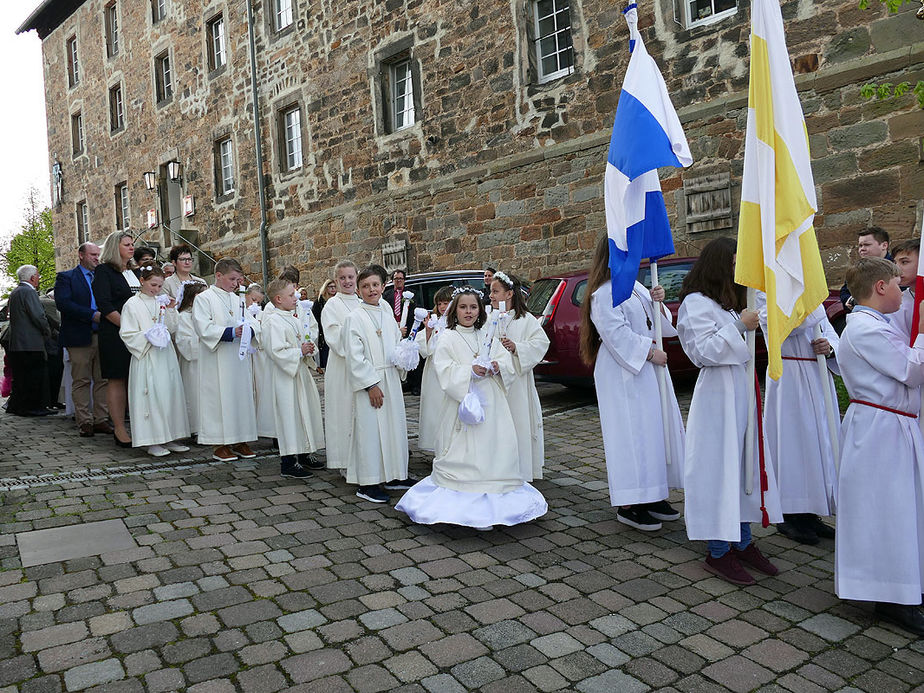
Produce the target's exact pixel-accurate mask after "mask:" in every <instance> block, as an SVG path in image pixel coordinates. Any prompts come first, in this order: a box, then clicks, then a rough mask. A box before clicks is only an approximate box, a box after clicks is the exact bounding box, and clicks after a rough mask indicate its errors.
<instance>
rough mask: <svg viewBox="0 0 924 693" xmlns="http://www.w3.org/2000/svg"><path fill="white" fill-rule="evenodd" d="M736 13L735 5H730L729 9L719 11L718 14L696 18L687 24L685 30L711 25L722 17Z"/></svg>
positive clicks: (725, 17)
mask: <svg viewBox="0 0 924 693" xmlns="http://www.w3.org/2000/svg"><path fill="white" fill-rule="evenodd" d="M737 13H738V8H737V7H732V8H731V9H728V10H725V11H724V12H719V13H718V14H713V15H710V16H709V17H704V18H702V19H696V20H694V21H692V22H690V23H689V24H687V26H686V28H687V30H688V31H689V30H692V29H698V28H700V27H707V26H711V25H712V24H718V23H719V22H721V21H722V20H723V19H727V18H728V17H734V16H735V15H736V14H737Z"/></svg>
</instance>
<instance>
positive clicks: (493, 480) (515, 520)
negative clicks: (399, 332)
mask: <svg viewBox="0 0 924 693" xmlns="http://www.w3.org/2000/svg"><path fill="white" fill-rule="evenodd" d="M481 339H482V334H481V330H476V329H473V328H470V327H469V328H466V327H461V326H458V327H456V328H455V329H452V330H446V331H444V332H443V333H442V334H441V335H440V338H439V341H438V343H437V347H436V353H435V354H434V355H433V357H432V358H433V359H434V367H435V368H436V372H437V377H438V378H439V381H440V385H441V386H442V388H443V390H444V391H445V393H446V399H445V401H444V403H443V410H442V412H441V417H440V421H441V423H440V426H441V429H442V430H441V432H440V434H439V441H440V449H439V450H438V451H437V455H436V458H435V459H434V460H433V472H432V474H430V476H428V477H427V478H426V479H423V480H421V481H420V482H419V483H417V484H415V485H414V486H413V487H412V488H411V489H409V490H408V491H407V493H405V494H404V496H403V497H402V498H401V500H400V502H399V503H398V504H397V505H396V506H395V508H396V509H397V510H400V511H402V512H405V513H407V515H408V517H410V518H411V520H413V521H414V522H418V523H421V524H435V523H447V524H456V525H463V526H467V527H485V526H491V525H515V524H519V523H521V522H528V521H530V520H533V519H535V518H537V517H541V516H542V515H544V514H545V513H546V511H547V510H548V505H547V504H546V502H545V499H544V498H543V497H542V494H541V493H539V491H537V490H536V489H535V488H533V487H532V486H531V485H530V484H528V483H527V482H525V481H523V479H522V477H521V475H520V461H519V460H520V458H519V454H518V451H517V438H516V433H515V432H514V429H513V417H512V416H511V414H510V407H509V406H508V405H507V397H506V393H505V391H504V384H503V381H502V379H501V378H500V377H499V376H498V375H492V376H486V377H484V378H474V379H473V377H472V361H473V360H474V358H475V355H476V354H477V353H478V351H479V350H480V349H481ZM498 347H499V344H498V343H497V342H495V343H494V346H493V348H492V350H491V356H492V359H493V360H495V361H497V362H498V366H500V367H501V368H510V367H511V366H510V364H509V361H510V357H509V353H508V352H507V350H506V349H504V348H503V347H500V348H499V349H498ZM470 387H471V388H473V389H474V390H476V391H477V392H478V394H479V397H480V399H481V401H482V403H483V407H484V413H485V420H484V421H483V422H482V423H480V424H475V425H467V424H463V423H462V422H461V421H460V420H459V416H458V409H459V404H460V402H462V400H463V399H464V398H465V396H466V394H468V392H469V388H470Z"/></svg>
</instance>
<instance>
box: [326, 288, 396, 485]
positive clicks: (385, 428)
mask: <svg viewBox="0 0 924 693" xmlns="http://www.w3.org/2000/svg"><path fill="white" fill-rule="evenodd" d="M335 298H336V297H335ZM333 300H334V299H331V301H333ZM328 305H330V301H328ZM324 310H325V311H327V306H325V307H324ZM322 317H323V313H322ZM378 330H381V335H379V334H377V331H378ZM325 334H326V330H325ZM341 338H342V340H343V341H342V345H343V346H344V348H345V349H346V366H347V372H348V376H349V383H350V392H352V395H353V405H352V412H353V417H352V422H351V424H352V425H351V427H350V436H349V443H350V451H349V456H348V464H347V468H346V480H347V483H350V484H359V485H360V486H370V485H373V484H380V483H384V482H386V481H392V480H394V479H406V478H407V464H408V448H407V415H406V413H405V409H404V394H403V393H402V391H401V381H402V380H403V379H404V376H405V373H404V371H402V370H400V369H399V368H398V367H397V366H394V365H392V364H391V363H390V361H389V359H390V358H391V355H392V353H393V352H394V349H395V346H396V345H397V344H398V342H399V341H400V340H401V331H400V328H399V327H398V323H396V322H395V318H394V314H393V313H392V312H391V310H390V307H389V306H388V304H386V303H380V304H379V305H376V306H370V305H369V304H367V303H361V304H360V307H359V308H357V309H356V310H354V311H353V312H352V313H350V314H349V315H348V316H347V318H346V321H345V322H344V324H343V334H342V335H341ZM327 365H328V368H329V367H330V360H329V359H328V362H327ZM376 384H378V386H379V387H380V388H381V389H382V393H383V394H384V396H385V403H384V404H383V405H382V406H381V407H379V408H378V409H375V408H373V406H372V404H371V403H370V402H369V393H368V392H367V391H366V388H367V387H369V386H371V385H376ZM329 437H330V431H329V430H328V438H329Z"/></svg>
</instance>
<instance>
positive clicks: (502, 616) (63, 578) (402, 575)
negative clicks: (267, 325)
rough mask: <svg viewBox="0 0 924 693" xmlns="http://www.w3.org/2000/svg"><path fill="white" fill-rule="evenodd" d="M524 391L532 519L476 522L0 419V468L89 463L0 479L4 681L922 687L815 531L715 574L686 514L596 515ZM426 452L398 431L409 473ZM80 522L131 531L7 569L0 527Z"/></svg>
mask: <svg viewBox="0 0 924 693" xmlns="http://www.w3.org/2000/svg"><path fill="white" fill-rule="evenodd" d="M689 394H690V385H689V384H688V385H685V386H684V385H680V386H678V395H679V399H680V402H681V406H682V408H684V409H685V407H686V405H687V404H688V402H689ZM541 398H542V401H543V406H544V408H545V411H546V412H547V416H546V420H545V435H546V453H547V466H546V478H545V479H543V480H540V481H537V482H536V484H535V485H536V487H537V488H539V490H540V491H542V493H543V494H544V495H545V496H546V498H547V499H548V502H549V513H548V514H547V515H546V516H544V517H543V518H541V519H539V520H537V521H535V522H533V523H530V524H529V525H521V526H517V527H511V528H502V529H497V530H494V531H491V532H477V531H474V530H470V529H466V528H460V527H450V526H434V527H425V526H419V525H412V524H409V523H408V522H407V520H406V518H405V517H404V516H403V515H402V514H400V513H397V512H396V511H395V510H394V507H393V505H388V506H377V505H372V504H369V503H366V502H364V501H361V500H360V499H358V498H356V496H355V495H354V489H352V488H351V487H349V486H347V485H346V484H345V483H343V481H342V479H340V477H339V476H338V475H336V474H334V473H332V472H328V471H322V472H320V473H318V474H317V475H315V476H314V477H312V478H311V479H308V480H306V481H303V482H302V481H299V482H293V481H292V480H287V479H283V478H281V477H280V476H279V474H278V471H279V468H278V460H277V459H276V458H275V457H272V456H271V453H270V451H269V449H268V444H267V443H266V442H263V443H261V444H260V445H259V446H258V449H259V450H260V452H261V454H262V457H261V458H258V459H256V460H250V461H247V462H238V463H234V464H212V463H210V462H208V460H206V459H205V458H206V456H207V455H206V453H207V450H206V449H205V448H194V449H193V451H192V452H191V453H190V454H189V455H188V456H186V457H185V458H184V459H181V460H178V464H177V465H176V466H175V467H172V468H167V469H160V470H152V469H148V470H144V469H139V467H138V465H139V463H140V462H143V461H145V460H144V459H143V458H144V455H143V453H138V452H135V451H127V454H126V451H121V450H118V449H116V448H114V446H113V445H112V443H111V440H107V439H105V438H91V439H89V440H86V439H79V438H77V437H76V433H72V431H71V429H72V428H73V425H72V424H71V423H70V422H68V421H66V420H65V419H64V418H63V417H50V418H49V419H47V420H45V421H43V422H42V424H41V425H42V429H41V430H40V431H39V430H36V427H35V426H33V425H32V424H33V422H32V421H31V420H25V419H15V418H13V417H5V416H4V417H2V425H3V427H4V435H5V438H6V439H8V440H5V446H4V451H3V452H2V453H0V455H2V462H0V470H6V471H0V474H3V475H8V474H12V475H13V476H14V477H16V476H17V475H18V476H19V477H22V476H24V475H33V480H34V479H35V478H37V475H39V474H42V473H49V470H50V471H53V472H55V473H58V472H62V473H68V472H69V471H71V470H77V469H84V468H86V466H87V460H88V459H91V458H92V459H93V460H98V461H99V467H98V469H99V470H100V472H99V473H97V474H94V475H87V476H85V477H81V478H79V479H76V478H75V479H73V480H70V481H67V482H58V483H45V484H44V485H38V484H37V483H36V482H34V481H30V482H29V483H28V484H24V486H25V487H24V488H20V489H17V490H13V491H0V499H2V502H0V693H13V691H16V692H17V693H18V692H22V693H39V692H42V691H100V692H104V691H105V692H107V693H110V692H122V691H130V692H134V691H149V692H152V693H154V692H160V691H177V690H185V691H191V692H193V693H210V692H220V693H224V692H225V691H227V692H229V693H230V692H232V691H235V692H239V693H250V692H255V693H256V692H261V691H268V692H272V691H282V690H286V691H324V692H325V693H327V692H328V691H384V690H398V691H420V692H426V691H433V692H439V693H444V692H447V691H469V690H481V691H486V692H502V693H514V692H516V691H588V692H590V691H607V692H608V693H609V692H612V691H646V690H664V691H711V690H732V691H750V690H760V691H768V692H769V691H796V692H801V691H848V690H851V691H852V690H860V691H876V692H877V693H878V692H879V691H911V690H916V689H919V688H921V687H922V686H924V644H922V643H921V642H919V641H917V640H915V639H913V638H911V637H909V636H908V635H907V634H905V633H904V632H902V631H900V630H898V629H897V628H893V627H891V626H889V625H886V624H881V623H878V622H876V621H875V620H874V619H873V617H872V609H871V608H870V606H869V605H866V604H861V603H855V602H841V601H840V600H838V599H837V598H836V596H835V595H834V592H833V548H834V547H833V542H830V541H824V540H823V541H822V543H821V544H819V545H818V546H815V547H805V546H800V545H796V544H794V543H793V542H791V541H789V540H788V539H786V538H784V537H782V536H780V535H778V534H776V532H775V531H774V530H773V529H772V528H768V529H759V528H758V529H756V530H755V535H756V536H757V538H758V541H759V542H760V544H761V547H762V549H763V550H764V552H765V553H766V554H768V555H769V556H770V557H771V558H772V559H773V560H774V561H775V562H776V563H777V565H778V566H779V567H780V568H781V573H780V574H779V575H778V576H776V577H766V576H760V575H758V576H756V577H757V579H758V582H757V584H756V585H754V586H751V587H747V588H738V587H734V586H732V585H729V584H727V583H724V582H722V581H720V580H718V579H717V578H715V577H714V576H711V575H709V574H708V573H707V572H706V571H705V570H704V569H703V567H702V564H701V561H702V557H703V555H704V552H705V550H704V546H703V544H702V543H698V542H689V541H687V539H686V535H685V532H684V530H683V523H682V521H681V522H675V523H666V524H665V528H664V529H663V530H662V531H660V532H657V533H652V534H646V533H641V532H638V531H635V530H632V529H630V528H627V527H625V526H624V525H621V524H619V523H617V522H616V520H615V514H614V512H613V510H612V508H610V507H609V499H608V493H607V487H606V473H605V468H604V465H603V451H602V441H601V439H600V431H599V420H598V417H597V411H596V407H595V405H594V404H593V402H592V398H589V397H588V396H587V393H573V392H570V391H567V390H564V389H563V388H556V387H549V386H544V387H542V388H541ZM407 402H408V409H409V418H410V419H411V429H412V431H413V429H414V426H415V421H416V418H415V417H416V406H417V401H416V398H413V397H408V398H407ZM25 451H28V454H26V452H25ZM11 456H12V457H11ZM429 460H430V458H429V456H427V455H423V454H421V453H419V452H418V451H416V449H414V445H413V443H412V462H411V471H412V473H414V474H417V475H424V474H426V473H427V472H428V469H429ZM126 464H131V465H132V466H131V467H129V469H130V470H131V472H130V473H126V472H125V469H126V468H125V465H126ZM114 467H122V471H119V470H118V469H115V470H114V469H113V468H114ZM92 476H96V477H99V478H91V477H92ZM395 496H397V494H395ZM672 500H673V501H674V502H676V503H677V504H678V506H680V505H681V504H682V494H679V493H678V494H675V495H674V496H673V498H672ZM99 521H118V522H122V523H124V526H125V527H126V529H127V532H128V533H129V535H130V536H131V537H132V539H133V541H134V543H135V544H136V545H135V546H134V547H131V548H117V547H114V546H111V547H107V550H106V551H105V552H102V553H100V554H99V555H93V556H86V557H80V558H71V559H66V560H60V561H56V562H52V563H47V564H43V565H35V566H25V565H23V562H22V561H21V559H20V555H19V549H18V546H17V543H16V535H17V534H21V533H25V532H33V531H37V530H43V529H48V528H51V527H77V526H79V525H81V524H82V523H87V522H99Z"/></svg>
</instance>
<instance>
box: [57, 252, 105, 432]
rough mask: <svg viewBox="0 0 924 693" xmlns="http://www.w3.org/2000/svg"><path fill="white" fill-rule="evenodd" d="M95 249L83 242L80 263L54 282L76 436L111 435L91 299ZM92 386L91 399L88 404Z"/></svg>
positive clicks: (96, 318) (96, 261)
mask: <svg viewBox="0 0 924 693" xmlns="http://www.w3.org/2000/svg"><path fill="white" fill-rule="evenodd" d="M99 252H100V251H99V246H97V245H95V244H93V243H84V244H83V245H81V246H80V247H79V248H78V249H77V257H78V258H79V260H80V264H78V265H77V266H76V267H75V268H74V269H72V270H68V271H66V272H58V277H57V280H56V281H55V305H57V307H58V310H59V311H60V312H61V331H60V336H59V343H60V345H61V346H62V347H64V348H66V349H67V353H68V354H69V355H70V362H71V381H72V385H71V398H72V399H73V400H74V415H75V418H76V419H77V426H78V428H79V429H80V435H81V436H82V437H84V438H88V437H90V436H92V435H93V433H94V432H96V433H112V426H110V425H109V412H108V410H107V409H106V381H105V380H103V377H102V375H100V369H99V344H98V342H97V334H96V333H97V330H98V329H99V319H100V312H99V311H98V310H97V309H96V299H95V298H94V297H93V290H92V288H91V287H92V286H93V273H94V272H95V271H96V266H97V265H98V264H99ZM91 385H92V390H93V399H92V405H91V401H90V389H91Z"/></svg>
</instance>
